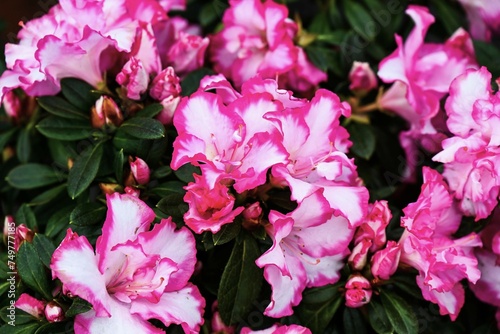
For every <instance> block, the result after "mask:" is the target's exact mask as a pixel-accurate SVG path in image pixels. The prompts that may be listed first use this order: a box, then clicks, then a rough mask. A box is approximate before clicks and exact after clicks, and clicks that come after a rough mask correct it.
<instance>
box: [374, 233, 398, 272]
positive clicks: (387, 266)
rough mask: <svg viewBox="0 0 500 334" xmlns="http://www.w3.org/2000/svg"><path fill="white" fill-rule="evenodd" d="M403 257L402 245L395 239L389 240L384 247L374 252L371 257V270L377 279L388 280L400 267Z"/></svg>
mask: <svg viewBox="0 0 500 334" xmlns="http://www.w3.org/2000/svg"><path fill="white" fill-rule="evenodd" d="M400 257H401V246H400V245H399V244H397V243H396V242H395V241H392V240H390V241H388V242H387V246H386V247H385V248H384V249H380V250H378V251H376V252H375V254H373V257H372V259H371V272H372V275H373V277H375V278H377V279H383V280H388V279H389V278H390V277H391V276H392V275H393V274H394V273H395V272H396V270H397V269H398V265H399V258H400Z"/></svg>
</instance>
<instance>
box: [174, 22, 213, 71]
mask: <svg viewBox="0 0 500 334" xmlns="http://www.w3.org/2000/svg"><path fill="white" fill-rule="evenodd" d="M208 44H209V39H208V38H207V37H205V38H203V37H200V36H196V35H191V34H188V33H186V32H184V31H180V32H179V38H178V39H177V41H176V42H175V43H174V44H173V45H172V47H171V48H170V50H169V51H168V55H167V60H168V63H169V64H170V65H171V66H172V67H173V68H174V69H175V71H176V72H177V73H179V74H186V73H188V72H191V71H194V70H196V69H198V68H200V67H202V66H203V62H204V60H205V51H206V50H207V47H208Z"/></svg>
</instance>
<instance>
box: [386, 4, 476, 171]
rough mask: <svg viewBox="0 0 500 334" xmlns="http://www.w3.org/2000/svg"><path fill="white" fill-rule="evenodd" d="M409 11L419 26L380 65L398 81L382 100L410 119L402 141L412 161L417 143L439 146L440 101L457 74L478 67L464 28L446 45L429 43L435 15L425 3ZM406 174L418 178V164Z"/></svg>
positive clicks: (398, 39) (391, 79) (389, 77)
mask: <svg viewBox="0 0 500 334" xmlns="http://www.w3.org/2000/svg"><path fill="white" fill-rule="evenodd" d="M406 13H407V14H408V15H409V16H410V17H411V18H412V19H413V21H414V22H415V27H414V29H413V30H412V32H411V33H410V35H409V36H408V38H407V40H406V41H405V43H404V44H403V40H402V38H401V36H399V35H396V43H397V45H398V47H397V49H396V50H395V51H394V52H393V53H392V54H391V55H389V56H388V57H386V58H384V59H383V60H382V61H381V62H380V65H379V72H378V76H379V77H380V78H381V79H382V80H383V81H384V82H386V83H392V82H394V84H393V85H392V86H391V88H390V89H389V90H388V91H387V92H386V93H385V94H384V96H383V97H382V99H381V100H380V101H379V103H380V105H381V107H382V108H384V109H388V110H391V111H393V112H395V113H396V114H398V115H399V116H401V117H402V118H404V119H405V120H406V121H408V122H409V123H410V129H409V130H407V131H405V132H403V133H401V135H400V141H401V144H402V146H403V148H404V149H405V152H406V155H407V159H408V160H409V161H412V160H414V156H415V155H416V150H417V148H418V146H422V147H423V148H424V149H426V150H428V151H430V152H436V151H437V150H439V144H440V142H441V141H442V140H443V139H444V138H445V135H444V134H443V132H445V131H446V129H440V124H438V123H439V120H438V119H436V117H438V113H439V109H440V108H439V102H440V99H441V98H442V97H444V96H445V95H446V94H447V93H448V89H449V86H450V84H451V82H452V81H453V79H454V78H456V77H457V76H458V75H460V74H462V73H464V72H465V71H466V70H467V69H469V68H477V63H476V60H475V55H474V50H473V47H472V41H471V39H470V37H469V35H468V34H467V33H466V32H465V31H464V30H462V29H459V30H457V31H456V32H455V34H454V35H453V36H452V37H450V38H449V39H448V40H447V41H446V42H445V43H444V44H434V43H424V37H425V35H426V33H427V30H428V29H429V26H430V25H431V24H432V23H433V22H434V17H433V16H432V15H431V14H430V13H429V11H428V9H427V8H425V7H420V6H415V5H411V6H409V7H408V9H407V11H406ZM409 168H410V170H408V171H407V172H406V174H407V175H406V176H407V177H408V178H409V179H410V180H411V179H413V178H414V169H415V166H413V164H409Z"/></svg>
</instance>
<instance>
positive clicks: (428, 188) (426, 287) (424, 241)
mask: <svg viewBox="0 0 500 334" xmlns="http://www.w3.org/2000/svg"><path fill="white" fill-rule="evenodd" d="M423 175H424V184H423V185H422V189H421V193H420V196H419V198H418V200H417V201H416V202H415V203H411V204H409V205H408V206H407V207H406V208H405V209H404V210H403V212H404V214H405V216H404V217H402V218H401V225H402V226H403V227H405V231H404V232H403V235H402V236H401V239H400V240H399V245H400V247H401V257H400V262H401V263H404V264H407V265H409V266H412V267H413V268H415V269H417V270H418V271H419V274H418V276H417V284H418V286H419V287H420V289H421V290H422V294H423V297H424V298H425V299H426V300H428V301H431V302H433V303H435V304H438V306H439V312H440V314H441V315H446V314H449V315H450V318H451V319H452V320H455V319H456V318H457V316H458V313H459V312H460V309H461V308H462V306H463V304H464V289H463V287H462V285H461V283H460V281H461V280H463V279H467V280H468V281H470V282H472V283H475V282H477V280H478V279H479V277H480V275H481V274H480V272H479V270H478V267H477V265H478V261H477V259H476V257H475V256H474V247H478V246H481V245H482V243H481V240H480V238H479V236H478V235H477V234H475V233H470V234H468V235H466V236H464V237H461V238H459V239H454V238H453V237H452V235H453V234H454V233H455V232H456V231H457V230H458V228H459V225H460V220H461V215H460V213H459V211H458V208H457V207H456V204H455V202H454V201H453V197H452V195H451V194H450V193H449V189H448V186H447V185H446V183H445V182H444V180H443V177H442V176H441V175H440V174H439V173H438V172H436V171H434V170H432V169H430V168H427V167H425V168H424V169H423Z"/></svg>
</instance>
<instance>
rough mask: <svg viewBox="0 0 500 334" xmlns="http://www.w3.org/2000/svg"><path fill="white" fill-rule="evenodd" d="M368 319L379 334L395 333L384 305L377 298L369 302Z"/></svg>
mask: <svg viewBox="0 0 500 334" xmlns="http://www.w3.org/2000/svg"><path fill="white" fill-rule="evenodd" d="M368 319H369V320H370V325H371V326H372V328H373V330H374V331H375V332H376V333H377V334H391V333H394V328H392V325H391V322H390V321H389V318H388V317H387V313H386V312H385V309H384V307H383V306H382V304H380V303H379V302H378V301H376V300H373V299H372V300H371V302H370V304H368Z"/></svg>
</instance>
